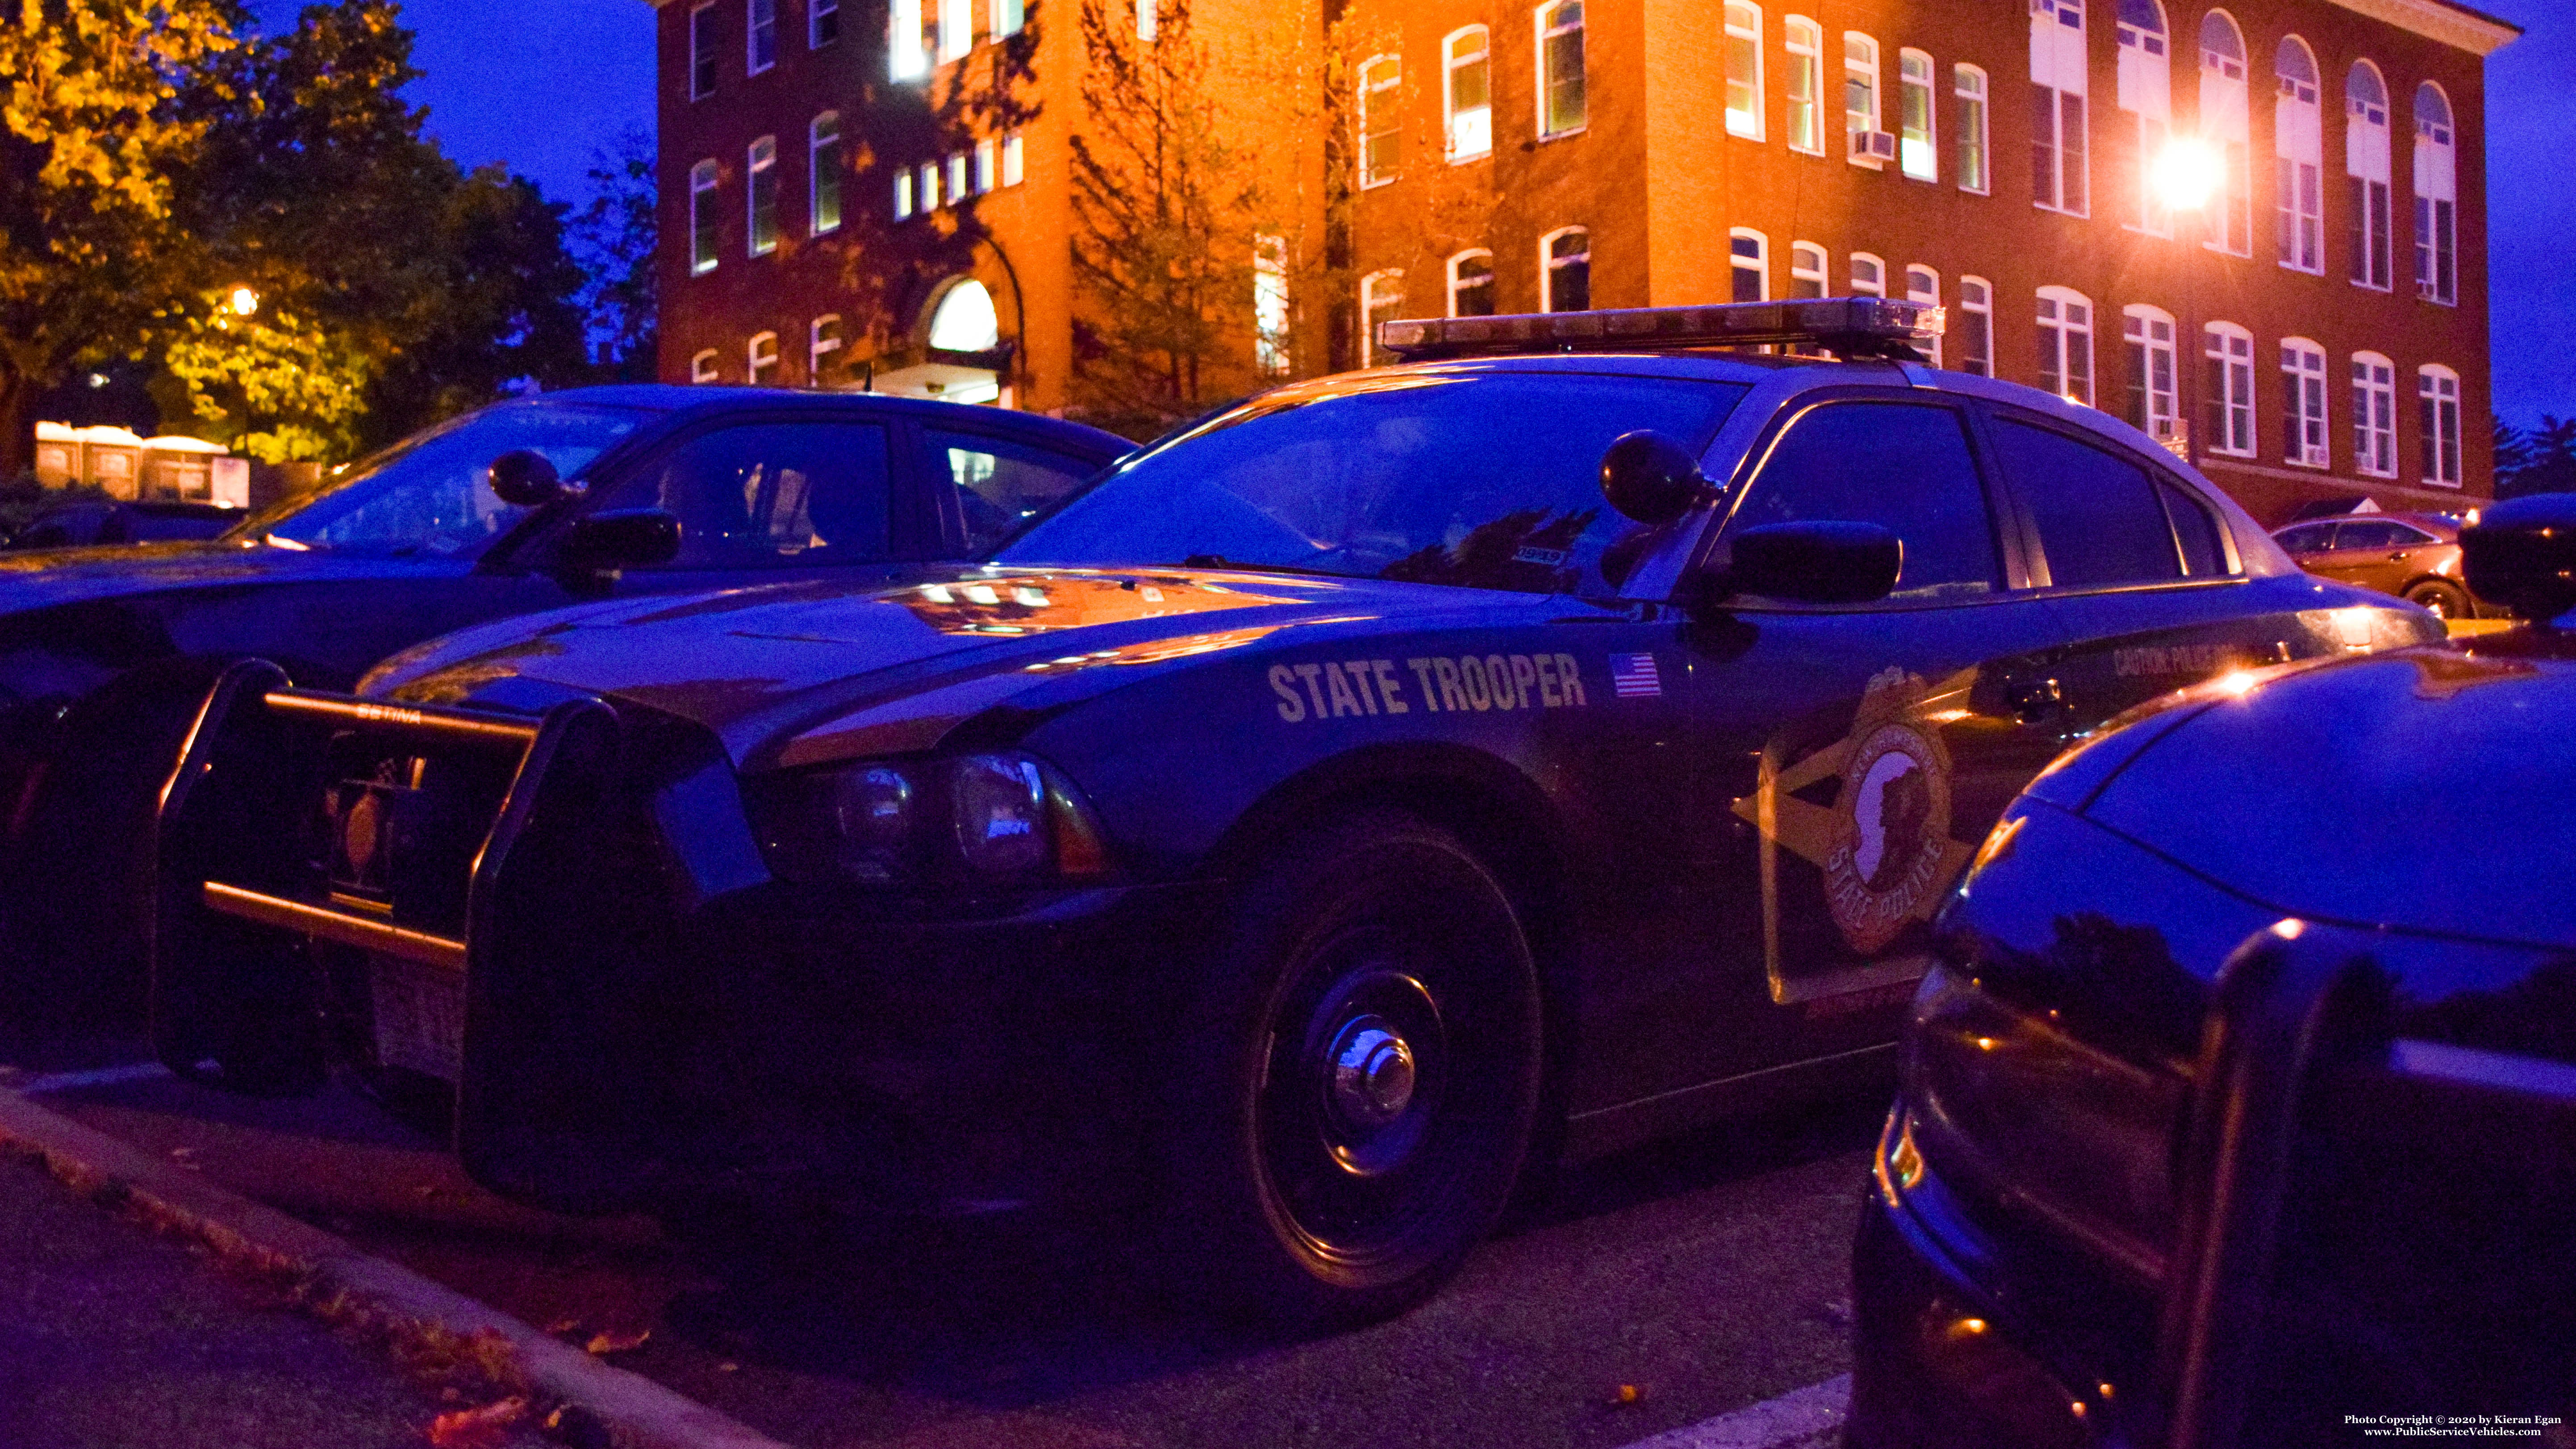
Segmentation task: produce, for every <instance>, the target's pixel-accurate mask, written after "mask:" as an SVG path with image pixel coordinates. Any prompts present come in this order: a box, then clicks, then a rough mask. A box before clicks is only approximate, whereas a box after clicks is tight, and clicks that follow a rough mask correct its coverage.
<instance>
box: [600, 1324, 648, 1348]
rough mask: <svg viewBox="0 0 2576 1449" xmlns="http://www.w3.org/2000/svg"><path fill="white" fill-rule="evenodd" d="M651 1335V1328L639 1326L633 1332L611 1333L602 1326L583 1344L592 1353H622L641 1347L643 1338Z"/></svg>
mask: <svg viewBox="0 0 2576 1449" xmlns="http://www.w3.org/2000/svg"><path fill="white" fill-rule="evenodd" d="M652 1336H653V1330H651V1329H649V1328H639V1329H637V1330H635V1331H634V1332H633V1333H612V1332H610V1331H609V1330H607V1329H604V1328H603V1329H601V1330H600V1331H599V1332H597V1333H594V1334H592V1335H591V1336H590V1342H589V1343H588V1344H587V1345H585V1346H586V1347H587V1348H588V1349H589V1350H590V1351H591V1352H592V1353H624V1352H626V1351H627V1350H629V1349H635V1348H642V1347H643V1346H644V1340H646V1339H648V1338H651V1337H652Z"/></svg>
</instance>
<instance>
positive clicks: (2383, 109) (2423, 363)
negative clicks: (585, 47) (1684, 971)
mask: <svg viewBox="0 0 2576 1449" xmlns="http://www.w3.org/2000/svg"><path fill="white" fill-rule="evenodd" d="M1058 3H1064V0H1058ZM1118 3H1125V0H1118ZM1165 3H1166V4H1167V5H1168V4H1169V3H1170V0H1165ZM1322 3H1323V4H1324V6H1325V7H1326V9H1325V10H1323V11H1315V10H1313V8H1312V7H1301V8H1296V9H1295V10H1294V11H1293V13H1294V14H1295V15H1296V16H1297V17H1298V18H1299V20H1300V22H1301V23H1303V24H1305V25H1306V26H1307V27H1308V29H1309V31H1310V32H1311V34H1312V36H1313V37H1314V38H1315V39H1316V40H1317V41H1318V42H1319V43H1321V44H1323V45H1325V46H1327V47H1328V48H1330V49H1334V50H1337V51H1338V52H1339V53H1340V54H1341V55H1342V57H1343V58H1344V60H1345V62H1346V64H1345V65H1344V66H1343V67H1342V68H1341V69H1340V70H1339V72H1338V73H1339V75H1340V76H1342V77H1344V78H1345V79H1344V81H1343V82H1342V85H1343V91H1342V93H1341V94H1339V95H1337V96H1335V97H1332V98H1330V100H1331V104H1329V105H1326V106H1323V107H1321V108H1320V113H1321V114H1329V115H1332V116H1334V117H1335V118H1336V119H1335V120H1334V121H1333V123H1332V125H1333V126H1334V127H1335V128H1337V129H1339V130H1346V131H1347V139H1341V138H1340V137H1338V136H1337V137H1336V141H1335V144H1333V145H1331V146H1329V147H1326V146H1325V145H1324V143H1323V141H1322V139H1321V138H1319V137H1313V136H1299V135H1267V136H1266V135H1265V133H1264V121H1263V117H1262V116H1260V115H1258V114H1254V115H1247V116H1242V117H1239V118H1237V120H1236V121H1235V122H1234V124H1236V125H1238V126H1240V127H1241V128H1243V130H1244V133H1245V135H1246V136H1247V138H1248V139H1249V140H1250V141H1251V142H1252V143H1253V144H1254V146H1255V147H1256V148H1257V147H1258V146H1259V145H1261V144H1263V143H1264V142H1266V143H1267V144H1268V145H1269V147H1270V153H1269V154H1271V155H1272V156H1273V157H1274V164H1289V165H1292V166H1293V165H1295V164H1298V163H1295V162H1287V163H1275V156H1276V154H1277V153H1280V152H1283V151H1286V150H1291V149H1296V148H1300V147H1304V148H1308V149H1310V150H1312V151H1313V153H1314V154H1315V155H1318V156H1325V157H1329V158H1330V159H1329V162H1328V164H1329V165H1331V166H1332V167H1333V168H1335V172H1336V174H1337V175H1347V177H1348V184H1347V185H1346V186H1336V187H1329V188H1323V189H1319V191H1318V192H1317V199H1316V200H1315V201H1314V202H1313V203H1312V206H1311V210H1312V211H1313V213H1314V216H1313V220H1314V222H1315V225H1314V227H1313V229H1312V230H1313V234H1314V235H1316V236H1318V237H1322V238H1325V239H1326V241H1325V243H1324V245H1325V247H1326V248H1327V249H1328V250H1329V251H1330V252H1331V257H1330V265H1329V266H1328V267H1326V268H1324V269H1322V270H1321V272H1320V273H1319V275H1323V276H1326V277H1328V278H1330V279H1331V280H1330V283H1329V285H1330V287H1331V289H1332V292H1333V295H1331V296H1328V297H1323V298H1309V299H1307V301H1308V304H1309V305H1310V306H1311V307H1312V309H1313V310H1316V311H1321V312H1330V313H1332V314H1334V320H1335V321H1336V322H1337V323H1338V325H1336V326H1333V327H1331V328H1329V329H1318V330H1317V332H1316V333H1315V334H1313V335H1314V336H1315V337H1316V338H1318V339H1320V338H1321V337H1323V336H1325V335H1327V334H1328V335H1329V337H1330V339H1331V340H1330V341H1329V343H1327V342H1324V341H1322V340H1314V341H1310V342H1308V343H1305V344H1302V345H1301V346H1299V347H1298V348H1297V349H1296V350H1295V352H1294V360H1295V361H1296V362H1297V363H1298V364H1300V365H1301V367H1302V369H1303V370H1320V369H1323V368H1326V367H1333V366H1351V365H1357V364H1359V363H1360V362H1362V361H1364V360H1368V359H1366V358H1365V357H1364V356H1362V355H1359V354H1360V353H1362V352H1363V350H1364V348H1365V343H1364V341H1363V340H1362V339H1363V338H1364V336H1365V331H1364V329H1363V328H1362V327H1359V326H1356V325H1353V324H1356V323H1361V322H1373V321H1379V320H1384V319H1386V318H1390V317H1395V316H1404V315H1423V314H1433V313H1440V312H1444V311H1476V310H1491V311H1500V312H1515V311H1538V310H1544V309H1548V308H1580V307H1588V306H1600V307H1641V306H1659V305H1670V304H1678V303H1691V302H1709V301H1722V300H1727V299H1729V298H1760V297H1787V296H1800V295H1825V294H1844V293H1856V292H1857V293H1868V292H1882V293H1884V294H1886V295H1892V296H1903V295H1913V296H1921V297H1927V298H1933V299H1937V300H1939V301H1941V302H1942V303H1944V304H1946V305H1947V306H1948V307H1949V308H1950V309H1951V312H1950V315H1951V331H1950V336H1949V338H1948V339H1947V341H1946V343H1945V345H1944V354H1945V355H1944V356H1943V357H1942V359H1941V361H1942V362H1943V364H1944V365H1946V366H1951V367H1964V368H1970V369H1975V370H1981V371H1990V372H1992V373H1993V374H1995V375H1998V376H2002V377H2006V378H2011V379H2015V380H2019V381H2023V382H2029V383H2033V384H2036V385H2038V386H2042V387H2046V388H2048V389H2050V390H2052V391H2056V392H2061V393H2065V394H2068V395H2071V396H2074V397H2076V398H2079V399H2081V400H2084V401H2087V402H2090V403H2092V404H2094V405H2095V406H2098V407H2101V408H2103V409H2104V410H2106V411H2110V412H2113V413H2117V414H2121V415H2123V416H2126V417H2128V418H2129V419H2130V420H2131V421H2133V422H2135V423H2138V424H2139V425H2140V426H2141V427H2144V428H2145V429H2147V430H2148V431H2149V432H2151V433H2154V434H2156V435H2158V436H2159V437H2162V438H2164V439H2166V440H2167V441H2168V444H2169V445H2170V446H2174V447H2176V448H2177V449H2183V450H2187V451H2188V452H2189V454H2190V456H2191V457H2192V458H2193V459H2194V460H2195V461H2196V462H2198V463H2199V464H2200V465H2201V466H2202V467H2203V468H2204V469H2205V470H2206V471H2207V472H2208V473H2209V475H2210V476H2211V477H2212V478H2213V479H2215V480H2216V481H2218V482H2219V483H2220V484H2221V485H2222V486H2224V487H2226V488H2228V489H2229V490H2231V491H2232V492H2234V493H2235V494H2236V495H2237V496H2238V497H2239V498H2241V499H2242V500H2243V501H2244V502H2245V503H2246V504H2247V505H2248V507H2249V508H2251V509H2252V510H2253V511H2254V512H2255V513H2256V514H2257V515H2258V516H2260V517H2263V518H2264V519H2266V521H2278V520H2280V519H2282V518H2285V517H2286V516H2288V515H2289V514H2290V513H2291V512H2292V511H2293V510H2295V509H2296V508H2298V507H2300V506H2302V505H2303V504H2307V503H2310V502H2314V501H2319V500H2324V499H2350V498H2352V497H2355V496H2357V495H2361V496H2368V497H2370V498H2372V499H2374V500H2376V501H2377V502H2378V503H2379V504H2380V505H2381V506H2383V507H2387V508H2391V509H2400V508H2424V507H2446V506H2456V505H2459V504H2460V503H2461V502H2462V501H2463V500H2475V499H2477V498H2481V497H2485V496H2488V495H2490V494H2491V492H2492V476H2493V474H2492V450H2491V437H2490V430H2489V427H2488V423H2487V419H2488V418H2489V416H2490V405H2489V391H2488V380H2489V379H2488V371H2489V369H2488V358H2487V319H2486V303H2487V278H2486V274H2485V273H2486V268H2485V262H2484V259H2485V256H2486V197H2485V165H2484V126H2483V115H2484V109H2485V99H2484V97H2485V91H2484V57H2485V56H2486V55H2487V54H2489V53H2491V52H2492V51H2493V50H2495V49H2496V48H2497V47H2498V46H2501V45H2503V44H2505V43H2506V42H2507V41H2509V40H2510V39H2512V38H2513V36H2514V35H2515V34H2516V33H2517V32H2516V31H2515V30H2514V29H2513V28H2512V27H2511V26H2509V25H2506V24H2504V23H2503V22H2500V21H2497V20H2494V19H2491V18H2489V17H2486V16H2483V15H2481V14H2478V13H2477V12H2475V11H2473V10H2469V9H2467V8H2465V7H2462V6H2459V5H2455V4H2452V3H2449V0H2238V3H2234V4H2231V5H2229V6H2227V7H2226V8H2223V9H2220V8H2211V7H2207V6H2203V5H2200V4H2197V3H2159V0H1539V3H1536V4H1527V3H1524V4H1519V5H1516V6H1510V7H1502V6H1497V5H1495V4H1494V3H1493V0H1339V3H1337V0H1322ZM841 4H852V0H667V3H664V4H663V5H662V6H661V9H660V51H661V58H662V59H661V67H660V87H661V95H660V109H661V138H662V139H661V145H662V164H661V181H662V196H663V216H662V221H663V235H664V237H665V238H666V239H667V240H666V243H665V245H664V248H663V255H662V268H663V272H662V282H663V292H662V298H663V301H662V308H663V320H662V329H663V330H662V339H663V340H662V364H661V365H662V372H663V375H664V376H665V377H666V378H669V379H672V380H675V381H676V380H686V379H689V378H691V377H693V376H694V377H700V378H709V379H721V380H725V381H741V380H744V379H746V378H747V377H750V376H753V375H757V376H758V377H759V378H760V379H761V380H772V381H778V382H784V383H791V384H802V383H809V382H812V383H818V384H820V385H826V386H835V385H853V384H854V382H855V381H856V379H858V378H859V377H861V376H863V375H864V376H868V377H869V378H870V380H871V381H872V382H873V383H874V385H876V386H878V387H880V388H884V389H890V390H901V391H917V392H918V391H932V390H936V391H937V392H938V394H939V395H944V396H952V397H967V398H993V399H996V400H1000V401H1003V402H1005V403H1008V404H1012V405H1018V406H1028V407H1038V408H1048V409H1053V408H1059V407H1061V406H1062V405H1063V402H1064V399H1065V388H1066V379H1067V376H1068V374H1069V370H1070V368H1071V365H1072V347H1073V341H1072V338H1073V332H1074V315H1075V305H1076V304H1075V299H1074V297H1073V296H1072V274H1071V267H1070V265H1069V246H1068V241H1067V238H1068V237H1069V235H1070V233H1071V229H1072V226H1073V224H1074V211H1073V201H1072V197H1071V192H1070V183H1069V154H1070V138H1071V136H1072V134H1073V132H1074V128H1075V127H1076V126H1078V125H1079V124H1080V115H1079V110H1080V97H1079V96H1078V94H1076V91H1075V85H1074V82H1073V77H1075V76H1077V75H1078V73H1079V69H1080V66H1081V65H1082V63H1083V54H1084V52H1083V51H1082V49H1081V46H1080V43H1079V39H1078V37H1077V36H1076V35H1074V34H1073V31H1074V29H1075V27H1074V26H1073V25H1071V24H1065V23H1060V24H1057V25H1054V26H1049V25H1047V24H1045V23H1042V22H1043V21H1044V19H1045V18H1046V17H1043V16H1040V15H1039V14H1038V13H1037V10H1036V9H1035V8H1034V7H1032V8H1028V9H1024V8H1023V0H891V7H890V8H891V10H892V12H893V13H892V14H891V16H889V14H888V12H887V9H885V8H871V9H862V8H859V7H857V6H856V5H854V4H853V5H852V8H851V9H849V10H848V11H847V12H843V11H842V10H840V9H838V8H836V6H837V5H841ZM925 7H927V8H926V9H925ZM1281 13H1283V7H1279V6H1275V5H1274V6H1270V7H1267V8H1266V9H1265V8H1264V7H1262V6H1259V5H1256V4H1251V3H1248V0H1201V3H1200V4H1199V5H1198V6H1197V7H1196V9H1195V20H1196V25H1197V29H1198V33H1199V34H1200V35H1201V36H1202V37H1203V38H1211V37H1212V38H1214V39H1215V40H1218V41H1222V40H1223V38H1224V37H1225V36H1226V35H1227V34H1228V33H1229V32H1232V33H1235V34H1237V35H1238V36H1240V35H1241V34H1243V33H1246V27H1248V26H1251V25H1254V24H1256V23H1269V24H1274V25H1275V24H1276V23H1277V19H1278V16H1279V15H1280V14H1281ZM1064 18H1065V19H1067V20H1069V19H1070V18H1071V17H1070V16H1067V17H1064ZM1149 26H1150V20H1148V19H1146V18H1143V17H1140V29H1143V28H1148V27H1149ZM889 34H892V35H895V36H898V37H903V38H904V39H905V42H906V43H903V44H897V45H889V44H888V42H887V40H886V38H885V37H886V36H887V35H889ZM915 35H918V36H919V37H920V39H919V40H918V41H917V42H914V41H912V40H911V39H910V38H911V37H913V36H915ZM1327 37H1328V39H1327ZM1264 43H1265V44H1275V43H1276V42H1275V41H1265V42H1264ZM1004 69H1009V70H1011V71H1013V73H1014V74H1016V75H1017V76H1018V77H1019V78H1020V81H1021V94H1020V103H1019V104H1017V105H1012V106H997V105H993V104H990V103H989V102H990V96H991V94H992V93H993V92H994V90H995V87H994V86H993V85H992V84H991V82H990V80H989V77H990V76H991V75H993V74H996V73H999V72H1000V71H1002V70H1004ZM1319 73H1321V72H1319ZM979 87H980V88H981V92H982V93H983V94H984V95H985V97H986V100H985V101H984V102H981V103H979V102H977V101H976V100H975V95H976V94H977V93H978V89H979ZM1032 100H1033V101H1035V102H1036V103H1037V104H1035V105H1034V107H1032V106H1030V105H1029V104H1027V103H1028V102H1029V101H1032ZM1032 109H1033V110H1034V114H1030V111H1031V110H1032ZM1276 129H1286V128H1276ZM2178 139H2179V140H2180V141H2182V142H2183V144H2181V145H2176V144H2174V143H2175V142H2176V141H2177V140H2178ZM2194 158H2206V159H2207V160H2208V161H2209V162H2210V163H2211V164H2210V165H2209V166H2207V167H2206V168H2204V169H2206V170H2207V171H2208V172H2209V174H2210V176H2211V177H2212V178H2213V179H2217V184H2216V186H2215V189H2214V191H2213V193H2212V194H2211V195H2210V196H2209V198H2208V199H2207V201H2206V202H2205V203H2204V204H2202V205H2201V206H2199V207H2198V208H2197V209H2193V210H2176V209H2175V208H2173V207H2172V206H2170V205H2168V204H2167V203H2168V201H2169V199H2170V198H2171V197H2172V196H2173V195H2174V194H2175V188H2174V187H2173V186H2171V185H2167V184H2160V183H2163V182H2168V181H2172V180H2176V179H2180V180H2188V179H2189V174H2190V173H2191V172H2192V171H2193V170H2194V168H2193V167H2192V165H2191V164H2190V162H2191V161H2192V160H2193V159H2194ZM2186 189H2187V188H2186ZM961 200H962V203H963V204H961ZM961 219H962V220H963V221H964V222H965V224H964V225H960V224H959V222H960V220H961ZM1254 290H1255V289H1253V288H1248V289H1247V295H1246V296H1245V298H1244V303H1243V309H1244V312H1245V314H1246V316H1245V323H1246V334H1247V336H1249V335H1251V328H1252V319H1253V314H1254V311H1255V309H1256V306H1257V305H1259V303H1258V302H1257V300H1256V297H1255V296H1254V295H1253V294H1252V293H1253V291H1254ZM1248 345H1249V344H1248Z"/></svg>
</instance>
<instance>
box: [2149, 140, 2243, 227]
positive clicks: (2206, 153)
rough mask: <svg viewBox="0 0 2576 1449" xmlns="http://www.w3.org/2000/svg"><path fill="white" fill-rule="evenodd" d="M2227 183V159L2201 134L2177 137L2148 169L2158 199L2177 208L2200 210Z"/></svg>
mask: <svg viewBox="0 0 2576 1449" xmlns="http://www.w3.org/2000/svg"><path fill="white" fill-rule="evenodd" d="M2226 182H2227V160H2226V158H2225V157H2223V156H2221V155H2220V154H2219V152H2218V148H2217V147H2215V146H2212V145H2211V144H2209V143H2208V142H2207V141H2204V140H2201V139H2200V138H2199V137H2197V136H2176V137H2174V138H2173V139H2172V140H2170V141H2167V142H2166V143H2165V148H2164V149H2163V150H2162V151H2159V152H2157V153H2156V159H2155V164H2154V165H2152V166H2150V167H2148V168H2147V185H2148V186H2149V187H2151V188H2153V189H2154V191H2155V194H2156V199H2157V200H2158V201H2161V202H2163V203H2164V204H2165V205H2166V206H2168V207H2171V208H2172V209H2173V210H2175V211H2198V210H2200V209H2201V208H2202V207H2204V206H2207V205H2208V204H2209V198H2211V197H2212V196H2215V195H2217V194H2218V188H2219V187H2221V186H2223V185H2225V184H2226Z"/></svg>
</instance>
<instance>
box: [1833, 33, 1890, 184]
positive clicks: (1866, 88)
mask: <svg viewBox="0 0 2576 1449" xmlns="http://www.w3.org/2000/svg"><path fill="white" fill-rule="evenodd" d="M1880 114H1881V111H1880V109H1879V101H1878V42H1877V41H1875V40H1872V39H1870V38H1869V37H1868V36H1866V35H1863V34H1861V33H1860V32H1859V31H1857V30H1846V31H1844V32H1843V131H1844V133H1845V139H1846V140H1847V141H1848V142H1849V143H1850V148H1851V149H1850V157H1851V159H1852V161H1853V162H1855V163H1857V164H1859V165H1863V166H1868V167H1872V168H1876V167H1877V166H1878V165H1879V164H1880V163H1881V162H1882V161H1884V160H1885V159H1886V158H1885V157H1883V156H1882V155H1880V154H1879V152H1880V144H1881V141H1882V140H1883V139H1884V132H1883V131H1882V129H1881V128H1880V126H1879V124H1878V118H1879V116H1880ZM1889 149H1893V146H1892V144H1891V145H1890V147H1889Z"/></svg>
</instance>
